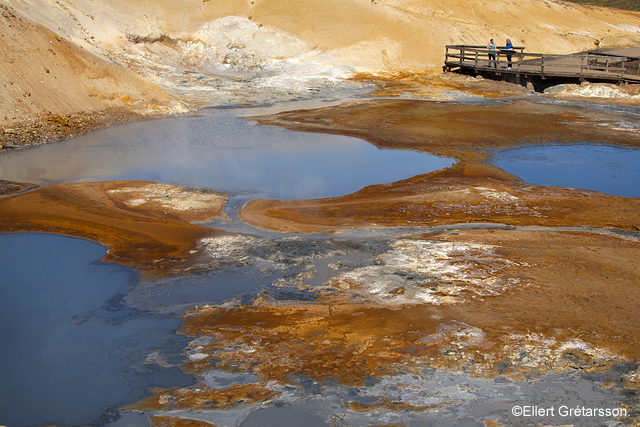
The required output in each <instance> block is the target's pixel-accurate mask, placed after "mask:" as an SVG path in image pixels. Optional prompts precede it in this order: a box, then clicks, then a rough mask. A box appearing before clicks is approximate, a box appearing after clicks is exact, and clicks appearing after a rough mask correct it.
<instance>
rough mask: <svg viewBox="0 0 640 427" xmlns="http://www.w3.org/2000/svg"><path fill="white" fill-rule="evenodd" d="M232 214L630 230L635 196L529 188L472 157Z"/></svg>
mask: <svg viewBox="0 0 640 427" xmlns="http://www.w3.org/2000/svg"><path fill="white" fill-rule="evenodd" d="M239 215H240V217H241V218H242V219H243V220H244V221H245V222H246V223H248V224H251V225H253V226H255V227H260V228H265V229H270V230H278V231H287V232H304V233H309V232H331V231H337V230H344V229H350V228H371V227H398V226H434V225H442V224H460V223H469V222H490V223H502V224H509V225H541V226H593V227H611V228H620V229H627V230H630V229H635V230H637V229H638V227H639V226H640V200H639V199H635V198H628V197H616V196H608V195H605V194H601V193H597V192H594V191H581V190H572V189H567V188H562V187H535V186H530V185H526V184H523V183H522V182H520V181H519V180H518V179H517V178H515V177H513V176H511V175H509V174H507V173H505V172H503V171H502V170H500V169H498V168H496V167H493V166H490V165H487V164H484V163H471V164H456V165H454V166H453V167H451V168H448V169H443V170H441V171H437V172H432V173H429V174H426V175H419V176H415V177H413V178H409V179H407V180H404V181H398V182H395V183H392V184H382V185H373V186H369V187H365V188H364V189H362V190H360V191H358V192H356V193H353V194H349V195H346V196H342V197H334V198H328V199H318V200H293V201H280V200H251V201H250V202H249V203H247V204H246V206H245V207H244V208H243V209H242V210H241V211H240V213H239Z"/></svg>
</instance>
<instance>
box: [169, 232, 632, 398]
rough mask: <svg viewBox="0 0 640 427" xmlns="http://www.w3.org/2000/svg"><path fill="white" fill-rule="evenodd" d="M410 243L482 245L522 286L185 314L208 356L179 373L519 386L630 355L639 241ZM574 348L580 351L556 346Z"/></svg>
mask: <svg viewBox="0 0 640 427" xmlns="http://www.w3.org/2000/svg"><path fill="white" fill-rule="evenodd" d="M416 238H417V239H427V240H432V241H437V242H451V241H458V242H466V243H469V242H473V243H480V244H485V245H494V246H495V247H496V255H495V256H498V257H501V258H504V259H506V260H510V261H514V263H513V264H512V265H513V267H512V268H509V269H508V270H505V271H504V272H502V273H501V274H505V275H508V276H509V277H517V278H519V279H521V280H520V282H519V283H521V284H522V285H520V286H515V287H512V288H510V289H508V290H506V291H505V292H504V293H501V294H496V295H489V296H484V297H477V298H476V297H466V298H465V300H464V302H462V303H460V304H444V305H433V304H426V303H425V304H413V305H402V306H385V305H384V304H380V303H376V302H374V301H373V300H369V301H367V296H366V295H367V294H368V292H367V287H366V286H368V285H366V286H365V287H364V288H363V289H359V290H358V289H356V290H354V289H349V290H346V291H345V290H344V289H339V288H336V291H335V292H327V293H320V295H319V296H318V298H317V299H316V300H315V301H313V302H290V301H289V302H287V301H265V300H260V301H257V302H255V303H254V304H252V305H238V306H235V307H230V308H229V307H205V308H200V309H195V310H193V311H192V312H190V313H188V314H187V315H186V316H185V318H184V325H183V328H182V330H181V333H183V334H186V335H188V336H193V337H202V336H210V337H215V338H216V340H215V341H214V342H211V343H209V344H206V345H204V346H203V348H202V350H201V351H202V352H204V353H206V354H207V355H208V358H206V359H203V360H200V361H198V362H194V363H191V364H189V366H188V368H189V370H191V371H193V372H196V373H197V372H204V371H205V370H207V369H210V360H209V358H211V359H215V360H216V366H217V368H218V369H223V370H230V371H235V370H237V371H246V370H248V371H252V372H253V373H255V374H256V375H258V376H259V377H260V378H261V379H262V380H263V381H270V380H278V381H281V382H284V383H286V382H288V381H291V379H292V377H293V376H304V377H307V378H310V379H313V380H327V379H338V380H340V381H341V382H342V383H344V384H349V385H362V384H363V383H364V381H365V379H366V377H368V376H385V375H391V374H394V373H398V372H409V373H413V372H417V370H414V368H420V367H424V366H425V365H426V366H431V367H439V368H445V369H455V370H459V369H461V368H464V369H465V371H466V372H468V373H469V374H471V375H479V376H483V377H495V376H497V375H498V374H499V373H500V374H502V375H506V376H509V377H511V378H513V379H524V378H525V375H534V376H535V375H536V374H538V373H544V372H548V371H552V370H564V369H580V370H587V371H588V370H599V369H603V368H607V367H610V364H611V361H612V360H613V359H622V360H631V361H632V360H638V358H639V357H640V345H639V344H640V343H639V342H638V337H640V243H638V242H635V241H628V240H623V239H620V238H616V237H610V236H604V235H598V234H593V233H583V232H555V231H516V230H513V231H506V230H479V231H478V230H475V231H473V230H472V231H462V230H458V231H456V232H455V233H454V232H447V233H442V234H433V235H425V236H418V237H416ZM487 261H490V260H487ZM516 261H517V262H516ZM443 326H446V327H445V328H443ZM478 337H480V338H478ZM575 342H580V343H583V344H584V345H583V346H577V347H576V346H572V345H567V343H575ZM523 352H525V353H526V358H524V359H523V358H522V354H523ZM505 364H506V365H505ZM500 366H502V367H503V368H504V367H505V366H507V368H506V370H505V371H500ZM388 404H389V408H391V407H393V406H394V405H397V402H388Z"/></svg>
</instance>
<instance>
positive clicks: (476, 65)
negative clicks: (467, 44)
mask: <svg viewBox="0 0 640 427" xmlns="http://www.w3.org/2000/svg"><path fill="white" fill-rule="evenodd" d="M475 67H476V68H478V51H477V50H476V64H475Z"/></svg>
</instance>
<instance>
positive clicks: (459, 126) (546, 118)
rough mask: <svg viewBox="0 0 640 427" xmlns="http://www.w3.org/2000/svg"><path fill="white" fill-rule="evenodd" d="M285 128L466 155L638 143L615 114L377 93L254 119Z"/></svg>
mask: <svg viewBox="0 0 640 427" xmlns="http://www.w3.org/2000/svg"><path fill="white" fill-rule="evenodd" d="M254 119H256V120H258V121H259V122H260V123H261V124H264V125H272V126H282V127H285V128H287V129H292V130H299V131H308V132H321V133H331V134H340V135H348V136H354V137H358V138H362V139H365V140H367V141H369V142H371V143H372V144H374V145H375V146H377V147H379V148H392V149H407V150H415V151H422V152H427V153H432V154H436V155H439V156H448V157H454V158H457V159H461V160H465V161H472V160H478V159H484V158H486V156H487V153H486V152H485V151H484V150H487V149H497V148H506V147H515V146H516V145H522V144H541V143H550V142H578V141H585V139H586V140H588V141H589V142H595V143H611V144H619V145H623V146H633V147H638V146H640V133H638V132H635V131H629V130H624V129H619V128H618V127H617V125H616V124H617V123H620V122H624V121H625V120H628V118H625V116H624V115H623V114H621V113H616V112H603V111H594V110H589V109H586V108H581V107H574V106H567V105H550V104H540V103H535V102H531V101H525V100H519V101H511V102H505V103H501V104H497V105H468V104H459V103H455V102H446V103H443V102H435V101H423V100H406V99H401V100H396V99H384V100H380V99H376V100H370V101H363V102H356V103H349V104H342V105H338V106H335V107H327V108H321V109H316V110H299V111H292V112H286V113H279V114H274V115H271V116H264V117H258V118H254Z"/></svg>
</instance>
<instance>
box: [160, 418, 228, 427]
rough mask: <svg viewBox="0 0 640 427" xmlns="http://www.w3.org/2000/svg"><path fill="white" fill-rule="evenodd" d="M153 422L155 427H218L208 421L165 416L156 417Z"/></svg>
mask: <svg viewBox="0 0 640 427" xmlns="http://www.w3.org/2000/svg"><path fill="white" fill-rule="evenodd" d="M152 422H153V425H154V426H155V427H216V426H215V424H212V423H208V422H206V421H200V420H190V419H188V418H177V417H165V416H154V417H153V418H152Z"/></svg>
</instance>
